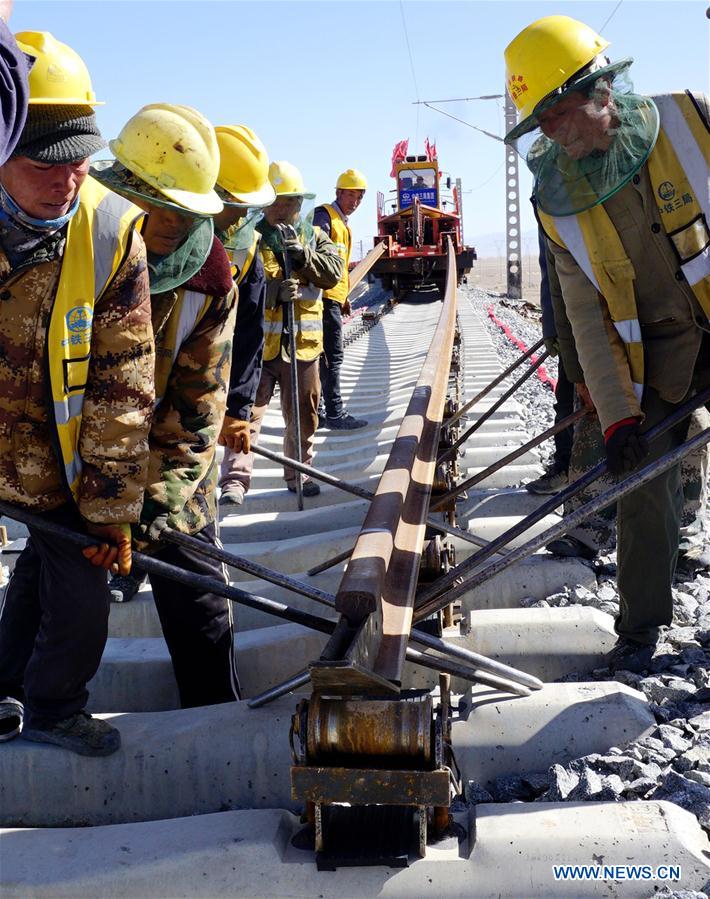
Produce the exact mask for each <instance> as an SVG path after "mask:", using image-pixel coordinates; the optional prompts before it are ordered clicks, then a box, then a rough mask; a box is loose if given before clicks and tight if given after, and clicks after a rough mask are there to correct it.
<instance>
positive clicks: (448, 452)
mask: <svg viewBox="0 0 710 899" xmlns="http://www.w3.org/2000/svg"><path fill="white" fill-rule="evenodd" d="M549 355H550V354H549V353H548V352H547V351H545V352H544V353H542V354H541V355H540V356H538V357H537V359H536V360H535V361H534V362H532V363H531V364H530V367H529V368H528V369H527V370H526V371H525V374H523V375H521V376H520V377H519V378H518V380H517V381H516V382H515V383H514V384H512V385H511V386H510V387H509V388H508V389H507V390H506V391H505V393H502V394H501V395H500V397H499V398H498V399H497V400H496V401H495V403H493V405H492V406H491V407H490V409H486V411H485V412H484V413H482V415H479V417H478V418H477V419H476V420H475V421H474V423H473V424H472V425H471V427H470V428H468V430H466V431H464V433H463V434H461V435H460V436H459V437H458V438H457V439H456V441H455V442H454V443H452V445H451V446H450V447H448V448H447V449H445V450H444V452H443V453H442V454H441V455H440V456H439V458H438V459H437V460H436V463H437V465H441V463H442V462H448V460H449V459H451V458H452V457H453V456H455V455H456V451H457V450H458V448H459V447H460V446H461V444H463V443H465V442H466V441H467V440H468V438H469V437H470V436H471V435H472V434H475V433H476V431H477V430H478V429H479V428H480V427H481V425H483V424H485V423H486V422H487V421H488V419H489V418H490V417H491V416H492V415H495V413H496V412H497V411H498V410H499V409H500V407H501V406H502V405H503V403H505V402H506V400H509V399H510V397H511V396H512V395H513V394H514V393H515V391H516V390H517V389H518V388H519V387H521V386H522V385H523V384H524V383H525V382H526V381H527V380H528V378H531V377H532V376H533V375H534V374H535V372H536V371H537V370H538V368H540V366H541V365H542V363H543V362H544V361H545V359H547V357H548V356H549Z"/></svg>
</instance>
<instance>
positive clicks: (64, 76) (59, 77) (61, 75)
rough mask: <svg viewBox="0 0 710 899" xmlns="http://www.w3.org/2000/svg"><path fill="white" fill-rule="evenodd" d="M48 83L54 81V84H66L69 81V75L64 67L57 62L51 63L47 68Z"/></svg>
mask: <svg viewBox="0 0 710 899" xmlns="http://www.w3.org/2000/svg"><path fill="white" fill-rule="evenodd" d="M47 81H52V82H54V84H64V83H65V82H66V81H69V73H68V72H67V70H66V69H65V68H64V66H60V65H57V63H56V62H50V64H49V65H48V66H47Z"/></svg>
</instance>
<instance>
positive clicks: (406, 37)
mask: <svg viewBox="0 0 710 899" xmlns="http://www.w3.org/2000/svg"><path fill="white" fill-rule="evenodd" d="M399 13H400V15H401V17H402V30H403V31H404V40H405V43H406V44H407V53H408V54H409V67H410V69H411V70H412V81H413V82H414V93H415V95H416V98H417V100H419V85H418V83H417V73H416V70H415V68H414V56H413V55H412V46H411V44H410V43H409V31H408V29H407V20H406V18H405V16H404V2H403V0H399ZM415 143H416V144H417V145H418V144H419V106H417V128H416V132H415Z"/></svg>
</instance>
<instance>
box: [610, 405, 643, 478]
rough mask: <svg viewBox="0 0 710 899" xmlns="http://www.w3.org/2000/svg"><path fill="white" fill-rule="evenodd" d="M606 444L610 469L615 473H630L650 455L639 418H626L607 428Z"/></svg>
mask: <svg viewBox="0 0 710 899" xmlns="http://www.w3.org/2000/svg"><path fill="white" fill-rule="evenodd" d="M604 444H605V446H606V458H607V465H608V467H609V471H610V472H611V473H612V474H615V475H621V474H629V472H631V471H633V470H634V468H636V467H637V465H638V464H639V463H640V462H642V461H643V459H644V458H645V457H646V456H647V455H648V442H647V441H646V438H645V437H644V436H643V434H642V433H641V425H640V424H639V421H638V419H637V418H624V419H622V420H621V421H617V422H616V423H615V424H613V425H611V426H610V427H609V428H607V429H606V431H605V432H604Z"/></svg>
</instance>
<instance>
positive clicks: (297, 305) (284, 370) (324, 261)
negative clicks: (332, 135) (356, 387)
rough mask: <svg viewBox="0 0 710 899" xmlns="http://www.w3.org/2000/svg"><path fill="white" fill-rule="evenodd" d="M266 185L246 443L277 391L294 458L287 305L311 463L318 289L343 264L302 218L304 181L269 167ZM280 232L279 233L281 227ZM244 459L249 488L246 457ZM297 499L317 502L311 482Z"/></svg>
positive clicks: (288, 471)
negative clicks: (260, 349)
mask: <svg viewBox="0 0 710 899" xmlns="http://www.w3.org/2000/svg"><path fill="white" fill-rule="evenodd" d="M269 181H270V182H271V184H272V185H273V187H274V189H275V191H276V201H275V202H274V203H273V204H272V205H271V206H267V207H266V208H265V209H264V218H263V219H262V220H261V221H260V222H259V224H258V225H257V230H258V231H259V232H260V234H261V242H260V244H259V254H260V256H261V259H262V262H263V264H264V271H265V273H266V312H265V323H264V331H265V340H264V362H263V367H262V371H261V379H260V381H259V386H258V388H257V391H256V399H255V400H254V406H253V407H252V412H251V429H250V434H251V442H252V444H255V443H256V441H257V439H258V436H259V432H260V430H261V424H262V421H263V418H264V415H265V413H266V407H267V406H268V405H269V402H270V400H271V397H272V396H273V394H274V390H275V389H276V385H277V384H278V385H279V389H280V392H281V411H282V413H283V417H284V421H285V423H286V432H285V434H284V454H285V455H286V456H288V457H289V458H295V457H296V455H297V450H296V446H297V443H296V422H295V415H294V410H293V408H292V399H291V377H292V368H293V366H292V363H291V359H290V356H289V336H288V329H287V324H288V316H287V312H286V305H287V304H288V303H293V309H294V320H295V326H296V373H297V375H296V376H297V379H298V406H299V417H300V427H301V434H300V445H301V459H302V461H303V462H304V463H305V464H307V465H310V464H311V462H312V459H313V438H314V436H315V432H316V428H317V427H318V400H319V398H320V379H319V377H318V359H319V357H320V354H321V353H322V352H323V318H322V316H323V302H322V299H321V294H322V290H323V289H325V290H327V289H328V288H331V287H335V285H336V284H337V283H338V282H339V280H340V278H341V277H342V274H343V262H342V259H341V258H340V256H339V255H338V251H337V250H336V248H335V246H334V244H333V242H332V241H331V240H330V238H329V237H327V236H326V235H325V234H323V232H322V231H321V230H320V228H315V227H313V226H312V224H311V221H310V217H309V216H308V215H306V214H305V213H304V210H303V204H304V200H313V198H314V196H315V194H312V193H308V192H307V191H306V188H305V185H304V182H303V176H302V175H301V173H300V172H299V170H298V169H297V168H296V166H295V165H292V163H290V162H286V161H285V160H284V161H281V162H272V163H271V165H270V166H269ZM282 228H283V229H285V234H286V237H285V238H284V232H283V231H282V230H280V229H282ZM286 254H287V255H288V260H289V263H290V269H291V277H289V278H286V277H285V274H284V264H285V255H286ZM249 455H250V456H251V458H250V459H249V460H247V465H248V466H249V468H248V469H247V470H248V472H249V477H248V479H245V480H244V481H243V482H242V483H243V484H244V489H245V491H246V490H248V489H249V483H250V480H251V477H250V473H251V470H252V468H251V466H252V465H253V455H252V454H251V453H250V454H249ZM284 479H285V481H286V487H287V488H288V489H289V490H291V491H292V492H294V493H295V492H296V490H297V487H296V472H295V471H294V470H293V469H292V468H288V467H287V468H284ZM302 486H303V495H304V496H307V497H310V496H317V495H318V494H319V493H320V487H319V485H318V484H317V483H316V481H314V480H312V479H311V478H308V477H306V478H305V479H304V480H303V484H302Z"/></svg>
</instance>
